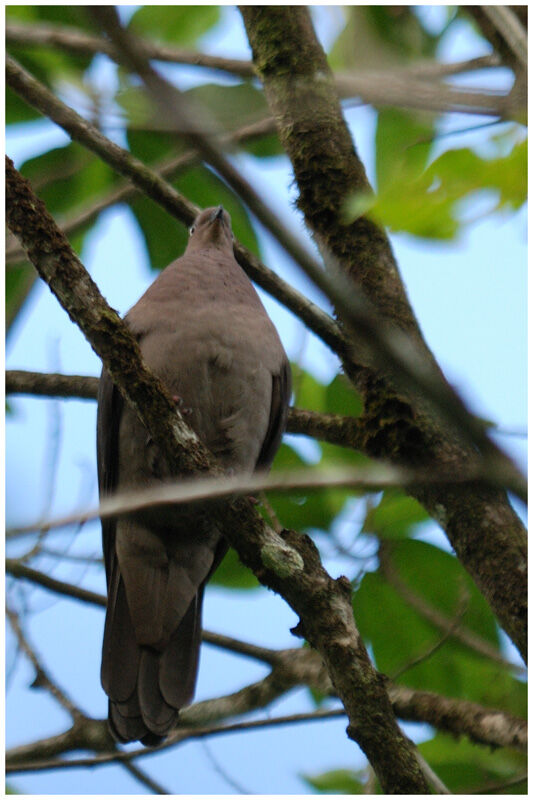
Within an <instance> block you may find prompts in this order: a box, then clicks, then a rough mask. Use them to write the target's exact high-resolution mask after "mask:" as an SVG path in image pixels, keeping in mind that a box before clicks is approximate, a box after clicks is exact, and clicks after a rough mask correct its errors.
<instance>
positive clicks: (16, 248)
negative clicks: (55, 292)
mask: <svg viewBox="0 0 533 800" xmlns="http://www.w3.org/2000/svg"><path fill="white" fill-rule="evenodd" d="M270 133H275V124H274V120H273V119H263V120H260V121H259V122H254V123H252V124H250V125H245V126H243V127H242V128H239V129H238V130H236V131H234V132H233V133H231V134H225V135H224V136H223V137H222V140H223V141H224V142H227V143H229V144H237V143H240V142H249V141H252V140H253V139H257V138H260V137H261V136H266V135H267V134H270ZM198 162H199V158H198V155H197V154H196V153H195V152H193V151H190V152H188V153H182V154H180V155H179V156H175V157H174V158H170V159H167V160H165V161H164V162H163V163H161V164H160V165H159V166H157V165H156V166H155V167H154V170H155V171H156V172H157V174H158V175H159V176H160V177H161V178H165V179H167V180H171V179H173V178H175V177H176V176H177V175H179V174H180V173H181V172H183V171H185V170H186V169H188V168H190V167H192V166H195V165H196V164H197V163H198ZM36 191H37V189H36ZM140 193H141V192H140V190H139V189H138V188H137V187H136V186H135V184H134V183H132V182H131V181H125V182H123V183H122V184H121V185H119V186H117V187H115V188H114V189H113V190H112V191H110V192H108V193H107V194H106V195H104V196H103V197H101V198H99V199H98V200H96V201H95V202H94V203H93V204H92V205H90V206H88V207H87V208H86V209H84V210H83V211H81V212H80V213H79V214H76V215H75V216H72V217H69V218H67V219H65V220H64V221H63V222H62V224H61V228H62V230H63V233H65V234H66V235H67V236H68V235H71V234H73V233H75V232H76V231H78V230H79V229H80V228H82V227H84V226H85V225H88V224H90V223H92V222H94V220H95V219H96V218H97V217H98V215H99V214H100V213H101V212H102V211H104V210H105V209H106V208H109V207H110V206H113V205H117V204H118V203H128V202H130V201H131V200H132V199H134V198H135V197H136V196H138V195H139V194H140ZM5 255H6V261H7V262H8V266H9V267H12V266H13V265H16V264H18V263H19V262H20V261H21V260H24V259H25V257H26V254H25V253H24V249H23V248H22V247H20V245H19V244H18V243H17V241H16V239H15V240H14V242H13V243H11V244H10V245H8V246H7V247H6V254H5Z"/></svg>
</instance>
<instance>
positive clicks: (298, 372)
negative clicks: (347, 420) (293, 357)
mask: <svg viewBox="0 0 533 800" xmlns="http://www.w3.org/2000/svg"><path fill="white" fill-rule="evenodd" d="M291 369H292V375H293V389H294V397H295V401H294V405H295V406H298V408H306V409H309V410H310V411H319V412H321V413H327V414H340V415H341V416H347V417H358V416H359V415H360V414H361V413H362V411H363V401H362V399H361V396H360V395H359V394H358V392H357V391H356V390H355V389H354V387H353V385H352V384H351V383H350V381H349V380H348V378H346V376H345V375H336V376H335V378H333V380H332V381H331V382H330V383H329V384H327V385H325V384H323V383H320V381H319V380H317V379H316V378H315V377H314V375H312V374H311V373H310V372H307V371H306V370H304V369H302V367H300V365H299V364H291Z"/></svg>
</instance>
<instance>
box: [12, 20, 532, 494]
mask: <svg viewBox="0 0 533 800" xmlns="http://www.w3.org/2000/svg"><path fill="white" fill-rule="evenodd" d="M95 13H98V14H104V15H106V14H108V13H110V11H109V10H108V11H105V10H104V8H103V7H101V8H100V7H99V9H98V11H97V12H95ZM138 66H139V69H141V70H142V69H144V70H145V71H146V75H147V77H149V78H150V82H151V85H152V84H153V90H154V91H155V93H156V95H157V97H158V99H159V102H161V104H162V105H163V106H164V112H165V113H166V112H169V113H171V115H172V119H173V120H174V121H175V122H176V124H177V125H178V127H179V128H180V129H181V130H183V131H185V132H187V131H189V133H188V139H189V141H190V143H191V144H192V146H195V145H196V146H197V147H198V148H199V149H200V151H201V153H202V156H203V157H204V158H205V159H206V160H207V161H208V162H209V163H210V164H212V166H214V167H215V169H217V170H218V171H219V172H220V173H221V174H222V175H223V177H224V178H225V180H226V181H227V182H228V183H229V185H230V186H232V188H233V189H235V190H236V191H237V192H238V193H240V194H241V196H242V198H243V199H244V200H245V201H246V202H247V204H248V205H249V207H250V208H251V210H252V211H253V213H254V214H255V215H256V216H257V217H258V219H259V220H260V221H261V222H262V223H263V224H264V225H265V226H266V227H267V228H268V229H269V230H270V231H271V232H272V233H273V235H274V236H275V237H276V238H277V239H278V240H279V241H280V243H281V244H282V246H283V247H284V248H285V250H286V251H287V252H288V253H289V254H290V255H291V256H292V257H293V258H294V260H295V262H296V263H297V264H298V265H300V266H301V267H302V268H303V269H304V271H305V272H306V273H307V274H308V275H309V276H310V277H311V278H312V280H313V281H314V282H315V283H316V284H317V286H319V288H321V289H322V291H323V292H324V293H325V294H326V295H328V296H329V297H330V298H331V299H332V300H333V301H334V302H335V303H336V305H337V307H338V309H340V310H341V311H342V313H343V315H344V318H345V321H346V322H347V323H348V325H347V327H348V332H349V334H352V333H353V332H354V331H355V332H357V336H358V338H359V342H358V345H359V352H360V354H365V357H366V358H367V359H368V358H370V360H372V361H374V360H375V361H376V362H377V364H378V365H381V368H382V370H383V371H384V373H385V374H389V373H392V375H393V376H394V377H395V378H396V380H397V381H398V382H399V384H400V387H402V388H403V390H405V391H407V392H408V393H410V394H413V393H415V394H417V393H419V394H420V395H421V397H422V398H423V399H425V402H426V403H429V404H430V406H431V407H432V408H433V407H435V408H436V409H437V411H438V413H439V415H441V416H442V417H443V418H444V419H445V420H447V422H448V424H451V425H452V426H453V428H454V429H455V428H458V429H459V430H460V431H461V432H462V434H463V436H464V437H466V440H467V441H468V442H471V443H472V444H473V445H474V446H475V447H476V448H477V450H478V451H479V452H480V453H481V454H482V455H484V457H485V458H486V459H487V458H488V459H490V460H491V461H494V462H495V466H496V467H497V472H498V473H499V475H500V482H503V483H504V484H505V485H506V486H508V487H509V488H512V489H513V490H514V491H516V492H517V494H518V495H519V496H521V497H523V496H524V494H525V491H526V489H525V481H524V479H523V476H522V475H520V473H519V472H518V470H517V469H516V467H515V466H514V464H512V462H511V461H510V459H509V458H508V457H507V456H506V455H505V454H503V453H502V452H501V451H500V450H499V449H498V448H497V447H496V446H495V445H494V443H493V442H492V441H490V440H489V438H488V436H487V433H486V430H485V428H484V426H483V425H482V424H481V423H480V421H479V420H478V419H477V418H476V417H474V416H473V415H472V414H471V413H470V412H469V411H468V410H467V409H466V407H465V406H464V404H463V403H462V401H461V399H460V398H459V396H458V395H457V393H456V392H455V391H454V390H453V389H452V388H451V387H450V386H449V384H447V383H446V382H445V381H444V379H443V376H442V374H441V373H440V372H439V371H438V370H436V368H435V366H434V364H433V363H432V362H431V361H430V362H428V361H427V359H426V358H424V346H421V340H420V339H418V340H416V341H410V340H409V339H408V338H407V336H406V335H405V334H404V333H403V332H402V331H401V330H397V329H396V330H394V329H393V328H392V327H391V326H389V325H387V324H384V322H383V320H382V319H380V318H379V317H378V316H377V314H376V311H375V309H374V307H373V305H372V304H371V303H369V302H368V300H367V299H366V298H365V297H364V296H363V295H362V294H361V295H359V294H354V293H353V292H352V287H351V284H350V282H349V281H347V279H346V278H345V276H344V275H343V274H342V272H340V271H339V270H338V268H337V266H336V263H333V262H331V259H330V262H331V263H329V264H328V266H329V273H331V272H333V273H334V274H333V276H332V275H331V274H328V272H326V271H324V270H323V269H322V267H321V266H320V265H319V263H318V262H317V261H315V259H314V258H312V257H311V256H310V255H309V253H308V252H307V250H306V249H305V248H304V247H302V245H301V243H300V242H299V240H298V239H297V237H295V236H294V235H293V234H292V233H291V232H290V231H289V230H288V229H287V228H286V226H285V225H284V224H283V223H282V222H281V221H280V220H279V219H278V218H277V216H276V215H275V214H273V212H272V211H271V210H270V209H269V208H268V207H267V206H266V205H265V204H264V203H263V202H262V200H261V199H260V198H259V197H258V196H257V194H256V193H255V192H254V190H253V189H252V187H251V186H250V185H249V184H248V182H247V181H246V180H245V179H244V178H243V177H242V176H241V175H240V174H239V173H238V171H237V170H236V169H235V167H233V165H231V164H230V163H229V162H228V160H227V159H225V157H224V156H223V155H222V154H221V153H220V151H219V150H218V149H217V147H216V145H215V144H214V142H213V140H212V139H210V138H209V137H207V136H206V135H204V134H203V133H201V132H200V131H199V130H198V125H197V123H196V122H195V120H194V119H191V117H190V115H189V112H188V111H187V109H181V110H179V107H178V106H179V104H180V103H181V101H182V99H183V98H182V96H181V95H180V94H179V93H178V92H177V90H175V89H174V88H173V87H171V86H169V85H168V84H167V83H166V82H165V81H163V80H162V79H161V78H160V77H159V76H158V75H157V74H156V73H154V72H153V71H152V70H151V69H150V68H149V67H148V66H146V65H145V64H144V62H143V61H142V58H141V64H139V65H138ZM6 74H7V79H8V82H9V84H10V86H11V87H12V88H13V89H14V90H15V91H17V92H18V93H19V94H20V95H21V96H22V97H23V98H24V99H26V100H27V101H28V102H30V103H31V104H32V105H34V106H35V107H36V108H38V109H39V110H41V111H42V112H43V113H46V114H48V115H49V116H50V117H51V118H52V119H54V121H55V122H57V124H59V125H61V126H62V127H64V128H65V130H67V131H68V132H69V133H70V134H71V135H72V136H73V137H74V138H76V139H77V140H78V141H80V142H81V143H82V144H84V145H85V146H88V147H90V148H91V149H93V150H94V152H96V153H98V155H100V156H101V157H102V158H103V160H104V161H107V163H109V164H111V166H113V167H114V168H115V169H117V170H118V171H121V172H123V174H127V175H128V176H130V177H131V178H132V180H134V181H135V182H136V184H137V185H138V186H139V187H140V188H143V190H144V191H146V193H147V194H148V196H150V197H152V199H155V200H156V202H159V203H160V204H161V205H162V206H163V207H164V208H166V210H169V211H170V212H171V213H174V215H176V214H177V215H178V216H179V214H182V213H183V212H184V209H185V213H189V211H190V210H191V208H190V207H191V204H190V203H189V202H188V201H187V200H186V199H185V198H183V197H182V196H181V195H179V194H178V193H177V192H176V191H175V190H174V189H173V188H172V187H169V186H168V184H166V183H165V182H164V181H162V180H161V179H160V178H159V177H158V176H157V174H155V173H153V172H151V171H150V170H149V169H148V168H147V167H145V166H144V165H142V164H140V162H139V161H138V160H137V159H134V158H132V157H131V156H130V154H129V153H128V152H127V151H124V150H121V148H119V147H118V146H117V145H115V144H114V143H112V142H109V141H108V140H106V139H105V137H103V136H102V135H101V134H100V132H99V131H97V130H96V129H94V128H92V126H90V125H89V123H87V122H86V121H85V120H83V119H82V118H81V117H79V116H78V115H77V114H76V113H75V112H74V111H72V109H69V108H68V107H67V106H65V105H64V104H63V103H61V102H60V101H59V100H57V98H55V97H54V96H53V95H52V94H51V93H50V92H48V90H47V89H46V88H45V87H44V86H42V85H41V84H39V82H38V81H36V80H35V79H34V78H33V77H32V76H31V75H29V73H27V72H26V71H25V70H24V69H22V67H20V66H19V65H18V64H17V63H16V62H15V61H14V59H11V58H10V57H8V58H7V60H6ZM176 103H178V106H176ZM298 113H300V112H298ZM186 138H187V136H186ZM105 143H107V147H106V146H105ZM365 181H366V177H365ZM154 189H155V191H154ZM179 209H181V211H180V210H179ZM189 221H190V220H189ZM344 227H345V226H344ZM235 257H236V258H237V261H239V263H240V264H241V266H243V268H244V269H245V270H246V271H248V273H249V274H250V277H252V278H253V279H254V280H257V282H258V283H259V284H260V285H262V286H263V288H265V289H266V290H267V291H270V292H271V294H273V295H274V296H276V297H277V296H278V294H279V295H280V297H279V299H281V302H283V303H284V304H285V305H287V307H289V308H291V310H293V311H294V313H296V314H297V315H298V316H299V317H300V318H301V319H302V321H304V322H305V323H306V324H307V325H308V327H309V328H310V329H311V330H313V331H314V332H315V333H317V335H318V336H320V337H321V338H322V339H323V341H324V342H325V343H326V344H328V345H329V346H330V347H331V348H332V350H333V351H334V352H336V353H337V354H338V355H339V356H340V357H341V358H344V359H345V362H346V364H347V365H348V364H352V358H353V356H352V355H351V352H350V351H351V348H350V345H349V343H348V342H347V341H346V339H345V338H344V337H343V336H342V335H341V334H340V332H339V328H338V326H337V325H335V323H334V322H333V320H331V318H330V317H328V315H327V314H325V313H324V312H322V311H321V310H320V309H318V308H317V307H316V306H314V305H313V304H312V303H311V302H310V301H308V300H307V299H306V298H304V297H302V295H300V294H299V293H298V292H296V291H295V290H294V289H292V288H291V287H288V286H287V284H285V283H284V281H282V280H281V279H279V278H278V277H277V276H276V275H274V274H273V273H270V271H269V270H267V269H266V268H265V267H263V265H261V264H259V265H258V262H256V261H255V260H254V258H253V256H251V254H249V253H248V251H246V249H245V248H243V247H242V246H241V245H237V244H236V245H235ZM258 266H259V273H260V274H259V276H258V275H257V274H256V273H255V270H256V269H257V268H258ZM259 278H260V279H259ZM399 287H401V284H398V287H397V291H399ZM403 302H404V303H405V304H406V303H407V300H406V298H404V301H403ZM376 305H377V308H378V309H379V305H378V304H376ZM415 327H416V325H415ZM347 359H348V360H347ZM352 366H353V365H352ZM383 457H384V458H386V457H387V456H386V455H384V456H383ZM470 457H471V458H472V457H473V456H472V453H471V456H470ZM490 471H491V470H490Z"/></svg>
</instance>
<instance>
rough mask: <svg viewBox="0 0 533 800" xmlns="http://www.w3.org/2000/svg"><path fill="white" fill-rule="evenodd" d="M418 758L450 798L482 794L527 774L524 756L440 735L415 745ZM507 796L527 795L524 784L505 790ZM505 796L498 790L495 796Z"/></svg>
mask: <svg viewBox="0 0 533 800" xmlns="http://www.w3.org/2000/svg"><path fill="white" fill-rule="evenodd" d="M418 749H419V750H420V753H421V755H422V756H423V757H424V758H425V759H426V761H427V762H428V763H429V764H430V766H431V768H432V769H433V770H435V772H436V773H437V775H438V776H439V778H440V779H441V780H442V781H443V782H444V784H445V785H446V786H447V788H448V789H449V790H450V791H451V792H452V793H453V794H465V795H466V794H473V793H480V794H485V793H486V792H485V789H486V790H487V792H488V791H490V788H489V787H490V785H491V784H498V783H504V782H505V781H508V780H510V779H512V778H515V777H518V776H519V775H521V774H524V773H525V772H526V771H527V756H526V754H525V753H523V754H522V753H518V752H516V751H514V750H507V749H499V750H491V749H489V748H488V747H481V746H479V745H476V744H473V743H472V742H471V741H470V740H468V739H466V738H462V739H461V740H460V741H456V740H454V739H452V738H451V737H450V736H446V735H444V734H441V733H439V734H437V735H436V736H435V737H434V738H433V739H431V740H430V741H428V742H424V743H423V744H421V745H418ZM507 791H508V792H509V793H510V794H524V793H526V792H527V788H526V782H525V781H524V783H522V784H518V785H516V786H513V787H509V788H508V790H507ZM502 792H504V793H506V790H498V791H497V793H498V794H500V793H502Z"/></svg>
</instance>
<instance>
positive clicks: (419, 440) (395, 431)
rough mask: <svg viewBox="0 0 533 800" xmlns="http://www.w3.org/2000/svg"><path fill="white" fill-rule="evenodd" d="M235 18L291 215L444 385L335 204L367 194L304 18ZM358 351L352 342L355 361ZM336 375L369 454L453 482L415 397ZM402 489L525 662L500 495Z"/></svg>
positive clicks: (521, 577) (460, 448)
mask: <svg viewBox="0 0 533 800" xmlns="http://www.w3.org/2000/svg"><path fill="white" fill-rule="evenodd" d="M241 13H242V15H243V18H244V22H245V26H246V29H247V33H248V37H249V40H250V44H251V46H252V51H253V54H254V62H255V64H256V67H257V70H258V72H259V74H260V77H261V79H262V81H263V85H264V87H265V92H266V95H267V100H268V102H269V105H270V107H271V110H272V112H273V114H274V116H275V118H276V120H277V123H278V130H279V135H280V140H281V142H282V144H283V146H284V148H285V150H286V152H287V154H288V156H289V158H290V159H291V162H292V165H293V170H294V176H295V181H296V183H297V185H298V188H299V191H300V195H299V199H298V206H299V208H300V209H301V210H302V212H303V213H304V215H305V219H306V222H307V225H308V227H309V228H310V230H311V231H312V233H313V236H314V238H315V241H316V242H317V244H318V246H319V247H320V249H321V250H322V252H323V253H324V256H325V259H326V261H327V263H328V266H329V263H330V262H331V261H332V260H333V261H334V262H335V263H336V264H337V265H340V267H341V268H342V269H343V270H344V271H345V273H346V274H347V275H349V276H350V277H351V278H352V280H353V281H354V283H355V285H356V286H357V287H358V291H357V292H356V291H354V288H353V284H352V290H351V293H352V295H354V296H357V297H358V296H359V295H360V294H361V293H362V292H361V290H362V291H363V292H364V293H365V294H366V295H367V296H368V297H369V298H370V300H371V301H372V302H373V303H374V305H375V306H376V307H377V309H378V310H379V313H380V315H381V323H382V325H383V326H385V325H386V324H387V323H389V324H391V325H392V326H393V328H394V330H395V331H396V335H397V336H399V335H400V334H401V333H402V332H403V333H405V334H406V335H407V337H408V338H407V339H404V340H402V341H403V342H404V344H403V345H402V347H405V349H409V348H410V347H411V348H415V349H416V350H417V352H425V354H426V368H427V369H428V370H429V371H430V372H431V374H432V375H435V376H438V377H440V379H441V380H443V377H442V373H441V372H440V370H439V369H438V367H437V365H436V364H435V361H434V359H433V357H432V355H431V353H430V351H429V349H428V348H427V345H426V344H425V342H424V340H423V338H422V334H421V333H420V330H419V327H418V324H417V322H416V319H415V317H414V315H413V312H412V309H411V307H410V305H409V303H408V300H407V297H406V294H405V290H404V287H403V285H402V283H401V279H400V277H399V273H398V269H397V265H396V262H395V260H394V257H393V254H392V250H391V248H390V244H389V242H388V240H387V237H386V235H385V232H384V231H383V230H382V229H381V228H379V227H378V226H377V225H376V224H375V223H373V222H372V221H371V220H370V219H368V218H366V217H364V216H363V217H359V218H358V219H357V220H355V221H354V222H353V223H352V224H351V225H346V224H345V221H344V217H343V208H344V202H345V199H346V197H347V196H349V195H350V194H352V193H354V192H357V191H368V189H369V184H368V180H367V178H366V174H365V171H364V167H363V165H362V163H361V162H360V160H359V159H358V157H357V155H356V153H355V151H354V147H353V143H352V140H351V136H350V134H349V131H348V129H347V128H346V124H345V122H344V119H343V117H342V113H341V109H340V106H339V103H338V101H337V99H336V96H335V87H334V82H333V77H332V76H331V73H330V70H329V67H328V65H327V62H326V58H325V56H324V53H323V50H322V48H321V47H320V45H319V44H318V42H317V40H316V36H315V33H314V31H313V28H312V25H311V22H310V19H309V15H308V12H307V11H306V9H305V8H304V7H300V6H298V7H291V8H288V7H285V6H283V7H279V6H243V7H242V9H241ZM318 76H319V79H318ZM302 83H303V85H304V86H305V91H304V92H303V93H302V91H301V86H302ZM328 259H329V260H328ZM335 302H337V298H336V297H335ZM409 342H410V343H411V344H409ZM365 344H366V343H364V342H362V343H361V347H362V352H363V354H364V353H365V350H364V348H365ZM358 362H359V363H358ZM344 366H345V371H346V373H347V374H348V376H349V377H350V378H351V379H352V380H353V382H354V383H355V385H356V387H357V389H358V390H359V391H360V393H361V394H362V396H363V398H364V401H365V411H364V414H363V416H362V417H360V418H359V422H360V423H361V424H362V425H363V427H364V429H365V433H364V434H363V449H364V451H365V452H366V453H367V454H368V455H371V456H372V457H374V458H376V457H377V458H389V459H392V460H393V461H394V462H395V463H401V464H405V465H409V466H413V464H415V463H416V464H419V465H420V466H422V467H425V468H426V469H427V470H434V469H439V467H440V466H441V465H443V464H447V465H448V466H450V465H454V466H455V467H456V468H457V470H458V472H459V473H460V472H461V469H462V467H463V465H464V464H465V463H468V462H469V461H470V460H471V458H472V457H473V451H472V448H471V447H469V446H467V445H466V444H465V442H464V441H461V440H460V439H459V438H458V437H457V435H456V434H455V432H454V430H453V429H452V428H451V427H450V426H449V425H448V424H446V423H443V421H442V418H441V419H438V418H437V417H436V415H435V413H434V411H433V410H432V409H431V408H430V407H428V405H426V404H425V403H424V402H420V398H419V402H416V403H415V402H413V399H412V394H411V395H410V396H409V397H406V394H405V392H404V391H403V390H400V387H399V386H395V385H394V383H393V382H392V381H391V379H390V378H389V377H386V376H388V375H389V374H390V371H389V370H381V371H378V370H376V369H375V367H374V366H372V365H370V366H369V365H368V363H365V360H364V358H361V357H360V356H358V361H357V360H356V359H354V360H346V359H345V360H344ZM437 379H438V378H437ZM463 430H464V429H463ZM411 491H412V494H413V495H414V496H415V497H417V499H419V500H420V502H421V503H422V504H423V505H424V506H425V508H426V509H427V510H428V511H429V513H430V514H431V515H432V516H433V517H434V518H435V519H437V520H438V521H439V522H440V523H441V524H442V525H443V527H444V529H445V531H446V533H447V535H448V538H449V540H450V542H451V544H452V546H453V547H454V549H455V551H456V553H457V555H458V557H459V558H460V560H461V561H462V563H463V565H464V566H465V568H466V569H467V570H468V571H469V572H470V574H471V575H472V577H473V578H474V580H475V581H476V583H477V585H478V586H479V588H480V590H481V592H482V593H483V594H484V595H485V597H486V598H487V600H488V601H489V603H490V605H491V607H492V609H493V610H494V612H495V614H496V615H497V617H498V618H499V620H500V622H501V624H502V626H503V628H504V629H505V630H506V631H507V633H508V634H509V636H510V637H511V639H513V641H514V642H515V643H516V644H517V646H518V648H519V650H520V652H521V653H522V655H523V657H524V658H525V657H526V635H527V622H526V620H527V607H526V602H525V598H526V596H527V590H526V585H527V580H526V574H527V560H526V537H525V532H524V529H523V526H522V524H521V522H520V520H519V519H518V517H517V515H516V514H515V513H514V511H513V510H512V508H511V507H510V505H509V502H508V500H507V498H506V496H505V494H504V493H503V492H501V491H499V490H497V489H495V488H493V487H491V486H488V485H487V484H484V483H481V482H480V483H477V484H476V483H474V484H471V485H463V486H458V485H457V486H453V485H445V484H443V485H442V486H439V485H434V486H431V487H429V486H425V487H419V488H416V489H413V490H411ZM495 564H497V565H498V568H497V569H495V567H494V565H495Z"/></svg>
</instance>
